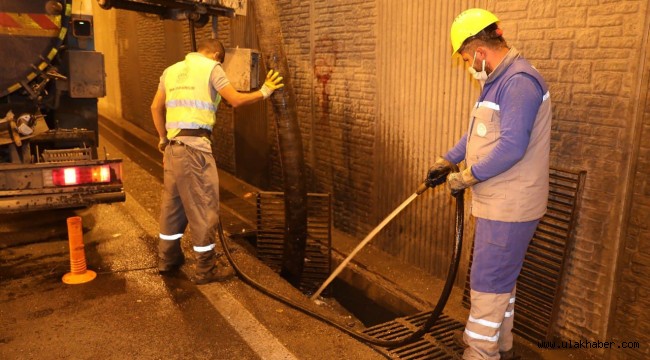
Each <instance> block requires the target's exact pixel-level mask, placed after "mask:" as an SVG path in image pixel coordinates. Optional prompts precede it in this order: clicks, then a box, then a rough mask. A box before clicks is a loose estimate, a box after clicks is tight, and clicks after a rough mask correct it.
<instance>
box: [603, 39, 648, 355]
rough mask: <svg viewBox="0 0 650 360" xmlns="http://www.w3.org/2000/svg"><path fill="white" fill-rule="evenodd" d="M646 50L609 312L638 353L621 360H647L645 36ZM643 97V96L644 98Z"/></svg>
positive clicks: (619, 335) (620, 337)
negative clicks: (633, 161)
mask: <svg viewBox="0 0 650 360" xmlns="http://www.w3.org/2000/svg"><path fill="white" fill-rule="evenodd" d="M643 41H645V44H646V45H645V49H644V52H645V54H644V52H641V53H640V58H641V59H643V58H645V64H646V65H645V68H644V69H643V70H642V72H640V76H639V78H640V79H641V81H640V82H639V94H640V97H639V101H638V103H637V105H636V106H637V107H638V109H637V110H636V111H637V112H638V113H637V114H636V115H637V116H639V117H641V121H639V122H638V123H637V124H636V125H635V128H634V131H633V133H632V139H633V141H632V144H633V149H632V151H631V155H632V158H633V159H636V164H634V165H633V167H632V168H631V172H632V177H631V180H630V181H629V184H630V185H631V188H630V189H629V190H628V191H627V194H626V195H627V196H628V197H629V210H628V211H629V216H627V217H625V218H624V219H627V228H625V229H624V231H623V235H624V236H623V237H622V239H621V241H622V245H621V248H620V250H619V251H620V255H619V266H618V268H617V270H618V277H617V278H616V281H617V282H616V287H617V291H616V292H615V307H614V311H613V312H612V319H611V323H610V327H612V328H613V329H612V331H611V332H610V333H611V335H612V336H613V338H614V339H615V340H617V341H630V340H638V341H640V342H641V345H642V347H641V348H640V349H634V350H630V351H629V352H627V353H626V355H627V356H626V357H623V356H621V357H619V358H621V359H623V358H630V359H632V358H636V359H643V358H646V359H647V358H648V357H650V350H649V349H648V348H647V346H643V344H647V343H648V333H649V332H650V331H649V330H650V326H648V314H647V311H648V309H650V293H649V290H648V289H649V288H650V281H649V279H650V223H649V221H648V220H649V219H648V217H649V214H650V180H648V179H650V141H648V140H647V138H648V136H650V67H649V66H648V65H647V64H649V63H650V52H648V45H649V44H648V33H647V32H646V36H645V38H644V40H643ZM644 94H645V96H644Z"/></svg>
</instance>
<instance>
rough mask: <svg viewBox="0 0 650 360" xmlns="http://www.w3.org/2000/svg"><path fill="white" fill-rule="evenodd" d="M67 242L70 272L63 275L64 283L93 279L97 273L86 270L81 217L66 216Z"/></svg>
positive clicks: (76, 282) (77, 282)
mask: <svg viewBox="0 0 650 360" xmlns="http://www.w3.org/2000/svg"><path fill="white" fill-rule="evenodd" d="M68 242H69V246H70V272H69V273H67V274H65V275H63V282H64V283H66V284H83V283H86V282H88V281H91V280H92V279H94V278H95V277H96V276H97V274H96V273H95V272H94V271H92V270H86V252H85V250H84V237H83V231H82V229H81V217H79V216H73V217H69V218H68Z"/></svg>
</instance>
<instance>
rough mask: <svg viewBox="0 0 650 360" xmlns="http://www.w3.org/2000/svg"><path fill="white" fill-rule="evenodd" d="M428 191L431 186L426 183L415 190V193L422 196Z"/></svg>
mask: <svg viewBox="0 0 650 360" xmlns="http://www.w3.org/2000/svg"><path fill="white" fill-rule="evenodd" d="M428 189H429V184H427V182H426V181H425V182H423V183H422V184H420V186H418V189H417V190H415V193H416V194H418V195H422V193H424V192H425V191H427V190H428Z"/></svg>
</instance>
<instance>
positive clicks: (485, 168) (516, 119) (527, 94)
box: [443, 73, 544, 181]
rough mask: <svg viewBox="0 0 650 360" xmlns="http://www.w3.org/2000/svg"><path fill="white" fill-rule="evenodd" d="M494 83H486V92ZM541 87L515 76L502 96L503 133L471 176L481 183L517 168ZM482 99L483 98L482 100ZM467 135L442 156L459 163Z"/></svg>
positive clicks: (537, 105) (526, 145)
mask: <svg viewBox="0 0 650 360" xmlns="http://www.w3.org/2000/svg"><path fill="white" fill-rule="evenodd" d="M490 85H491V84H486V89H484V91H483V92H484V93H485V92H486V90H487V87H489V86H490ZM543 95H544V94H543V92H542V88H541V87H540V86H539V84H538V83H537V81H536V80H535V79H534V78H532V77H531V76H530V75H528V74H524V73H520V74H517V75H515V76H513V77H512V78H511V79H510V80H509V81H508V82H507V83H506V84H504V86H503V89H502V91H501V93H500V95H499V97H500V99H499V106H500V115H501V133H500V135H501V136H500V138H499V142H498V143H497V145H496V147H495V148H494V150H492V152H490V154H488V155H487V156H486V157H485V158H484V159H483V160H481V161H480V162H479V163H477V164H475V165H474V166H472V174H473V175H474V177H475V178H476V179H478V180H480V181H485V180H487V179H489V178H491V177H494V176H496V175H499V174H501V173H502V172H504V171H506V170H508V169H510V168H511V167H512V166H513V165H515V164H516V163H517V162H518V161H519V160H521V158H522V157H523V156H524V154H525V153H526V149H527V148H528V143H529V141H530V134H531V132H532V129H533V124H534V123H535V117H536V116H537V112H538V110H539V107H540V105H541V103H542V99H543ZM481 98H482V97H481ZM466 149H467V134H465V135H463V137H461V139H460V140H459V141H458V143H456V145H455V146H454V147H453V148H451V149H450V150H449V151H448V152H447V153H446V154H445V155H444V156H443V157H444V158H445V159H447V160H449V161H450V162H453V163H459V162H461V161H462V160H463V159H464V158H465V151H466Z"/></svg>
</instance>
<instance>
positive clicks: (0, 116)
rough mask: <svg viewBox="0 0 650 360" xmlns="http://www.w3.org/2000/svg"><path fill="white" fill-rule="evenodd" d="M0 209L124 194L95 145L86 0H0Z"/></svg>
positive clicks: (98, 88) (98, 66) (96, 85)
mask: <svg viewBox="0 0 650 360" xmlns="http://www.w3.org/2000/svg"><path fill="white" fill-rule="evenodd" d="M0 52H1V53H2V55H3V56H2V60H1V61H0V214H2V213H18V212H27V211H35V210H48V209H61V208H77V207H85V206H89V205H92V204H97V203H112V202H120V201H124V200H125V194H124V189H123V184H122V160H121V159H108V158H107V156H106V155H103V154H102V153H103V152H102V151H98V142H99V134H98V113H97V98H100V97H103V96H104V95H105V82H104V76H105V74H104V59H103V55H102V54H101V53H98V52H96V51H94V31H93V18H92V10H91V6H90V2H89V1H85V2H84V1H77V0H22V1H14V0H0Z"/></svg>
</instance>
